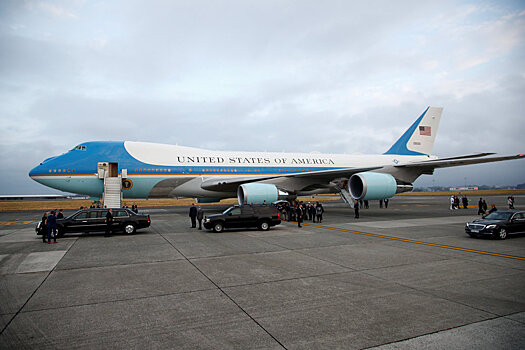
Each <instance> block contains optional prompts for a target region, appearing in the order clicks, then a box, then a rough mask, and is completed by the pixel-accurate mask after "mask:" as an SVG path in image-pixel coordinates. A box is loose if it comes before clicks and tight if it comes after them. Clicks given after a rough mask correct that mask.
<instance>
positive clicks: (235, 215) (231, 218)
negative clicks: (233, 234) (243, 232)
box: [224, 207, 241, 228]
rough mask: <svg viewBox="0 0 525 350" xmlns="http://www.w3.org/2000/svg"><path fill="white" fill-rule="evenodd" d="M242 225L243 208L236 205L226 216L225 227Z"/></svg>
mask: <svg viewBox="0 0 525 350" xmlns="http://www.w3.org/2000/svg"><path fill="white" fill-rule="evenodd" d="M240 225H241V208H239V207H235V208H233V209H232V210H230V211H229V212H228V213H227V214H226V217H225V218H224V227H230V228H232V227H239V226H240Z"/></svg>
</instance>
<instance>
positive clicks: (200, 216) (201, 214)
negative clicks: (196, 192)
mask: <svg viewBox="0 0 525 350" xmlns="http://www.w3.org/2000/svg"><path fill="white" fill-rule="evenodd" d="M203 218H204V210H202V208H201V206H200V205H199V208H197V221H198V222H199V230H202V219H203Z"/></svg>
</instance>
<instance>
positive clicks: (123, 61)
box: [0, 0, 525, 194]
mask: <svg viewBox="0 0 525 350" xmlns="http://www.w3.org/2000/svg"><path fill="white" fill-rule="evenodd" d="M524 48H525V3H524V2H523V1H448V0H444V1H360V2H357V1H344V0H342V1H330V0H325V1H318V0H317V1H305V0H300V1H299V0H298V1H286V0H279V1H273V0H264V1H130V0H123V1H95V0H93V1H82V0H77V1H75V0H71V1H31V0H28V1H22V0H13V1H11V0H2V1H0V118H1V119H0V120H1V122H2V128H1V130H2V131H1V137H0V161H1V164H2V166H1V167H0V169H1V170H0V171H1V173H0V174H1V177H2V181H1V182H0V194H33V193H36V194H38V193H56V191H54V190H52V189H49V188H46V187H44V186H42V185H40V184H37V183H36V182H34V181H32V180H30V179H29V177H28V175H27V173H28V172H29V170H30V169H31V168H33V167H34V166H35V165H37V164H38V163H40V162H41V161H42V160H43V159H44V158H47V157H49V156H52V155H58V154H61V153H63V152H65V151H67V150H69V149H70V148H72V147H73V146H75V145H76V144H79V143H81V142H84V141H93V140H134V141H149V142H161V143H170V144H179V145H185V146H192V147H201V148H209V149H214V150H215V149H219V150H245V151H265V150H267V151H279V152H280V151H283V150H284V151H288V152H313V151H319V152H329V153H349V154H351V153H383V152H385V151H386V150H388V148H389V147H390V146H391V144H393V143H394V141H395V140H396V139H397V138H398V137H399V136H400V135H401V134H402V133H403V132H404V130H406V129H407V128H408V127H409V126H410V124H411V123H412V122H413V121H414V120H415V119H416V118H417V117H418V116H419V115H420V114H421V113H422V112H423V111H424V110H425V108H426V107H427V106H429V105H431V106H441V107H444V111H443V116H442V119H441V125H440V128H439V133H438V136H437V139H436V143H435V147H434V153H435V154H436V155H438V156H441V157H442V156H452V155H461V154H469V153H474V152H497V153H500V154H517V153H520V152H525V136H524V135H525V127H524V125H525V122H524V121H525V118H524V117H525V115H524V113H525V50H524ZM465 178H466V181H465ZM433 180H434V183H435V184H436V185H456V186H461V185H464V184H465V182H467V183H468V184H478V185H481V184H490V185H493V184H511V185H512V184H514V185H515V184H518V183H523V182H525V161H523V160H521V161H510V162H504V163H495V164H491V165H477V166H469V167H461V168H455V169H447V170H437V171H436V173H435V175H434V176H422V177H421V178H420V179H419V180H418V181H417V182H416V186H418V185H419V186H425V185H432V181H433Z"/></svg>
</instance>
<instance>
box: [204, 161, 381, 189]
mask: <svg viewBox="0 0 525 350" xmlns="http://www.w3.org/2000/svg"><path fill="white" fill-rule="evenodd" d="M380 168H382V166H377V167H366V168H364V167H363V168H342V169H333V170H320V171H308V172H304V173H295V174H279V175H269V176H246V177H241V178H239V177H234V178H219V179H216V178H214V179H210V180H206V181H203V182H202V184H201V187H202V188H203V189H205V190H210V191H221V192H235V191H237V187H239V186H240V185H242V184H246V183H251V182H261V181H267V180H273V179H283V180H286V179H289V180H294V179H296V180H308V182H313V183H329V182H330V181H331V180H333V179H337V178H349V177H350V176H352V175H353V174H356V173H361V172H364V171H372V170H377V169H380Z"/></svg>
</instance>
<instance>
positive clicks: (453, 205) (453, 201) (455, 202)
mask: <svg viewBox="0 0 525 350" xmlns="http://www.w3.org/2000/svg"><path fill="white" fill-rule="evenodd" d="M480 199H481V198H480ZM461 204H462V205H463V209H467V208H468V198H467V196H465V195H463V196H462V197H461ZM459 208H460V207H459V196H455V195H452V196H450V210H455V209H459Z"/></svg>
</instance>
